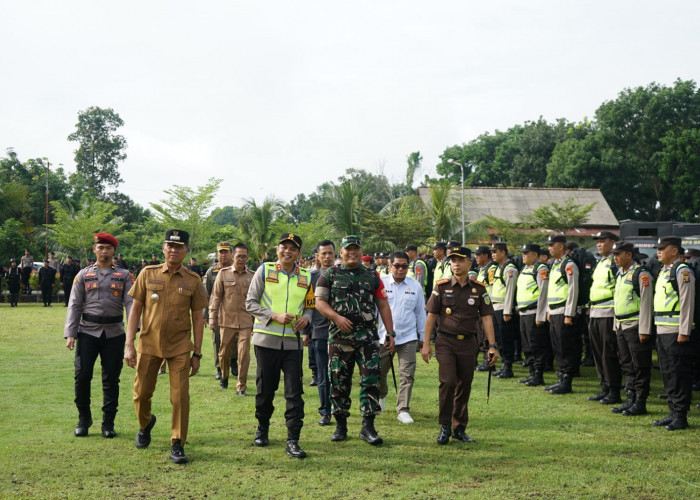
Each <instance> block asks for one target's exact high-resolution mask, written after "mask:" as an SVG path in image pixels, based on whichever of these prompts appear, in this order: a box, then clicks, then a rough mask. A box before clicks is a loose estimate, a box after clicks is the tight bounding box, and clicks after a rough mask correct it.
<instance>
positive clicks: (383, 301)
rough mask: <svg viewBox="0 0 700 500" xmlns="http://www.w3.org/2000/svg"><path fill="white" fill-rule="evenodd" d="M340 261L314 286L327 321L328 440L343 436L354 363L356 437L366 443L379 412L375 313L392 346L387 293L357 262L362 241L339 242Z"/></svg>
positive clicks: (372, 440) (374, 440) (375, 438)
mask: <svg viewBox="0 0 700 500" xmlns="http://www.w3.org/2000/svg"><path fill="white" fill-rule="evenodd" d="M341 247H342V248H341V251H340V254H341V256H342V258H343V263H342V264H340V265H338V266H334V267H331V268H330V269H328V270H326V271H325V272H324V273H323V274H322V275H321V276H319V278H318V281H317V284H316V309H317V310H318V311H319V312H320V313H321V314H323V315H324V316H326V317H327V318H328V319H329V320H330V328H329V340H328V358H329V367H330V382H331V405H332V410H331V412H332V413H333V416H334V417H335V419H336V423H337V424H336V430H335V432H334V433H333V436H331V441H344V440H345V439H346V438H347V434H348V428H347V418H348V416H349V415H350V389H351V385H352V374H353V371H354V368H355V363H357V366H358V367H359V370H360V413H361V414H362V417H363V418H362V430H361V431H360V439H362V440H364V441H367V442H368V443H369V444H373V445H377V444H381V443H382V438H381V437H379V435H378V434H377V431H376V430H375V429H374V417H375V415H376V414H377V413H379V411H380V409H379V373H380V363H379V335H378V333H377V317H376V311H377V309H378V310H379V314H380V316H381V318H382V321H383V322H384V325H385V326H386V329H387V339H386V347H387V349H388V350H389V352H393V350H394V337H395V335H396V334H395V333H394V323H393V321H392V318H391V309H390V308H389V303H388V302H387V294H386V290H385V289H384V284H383V283H382V280H381V279H380V278H379V275H378V274H377V273H376V272H374V271H370V270H369V269H367V268H366V267H364V266H361V265H360V259H361V258H362V242H361V241H360V238H359V237H357V236H355V235H350V236H346V237H345V238H343V241H342V244H341Z"/></svg>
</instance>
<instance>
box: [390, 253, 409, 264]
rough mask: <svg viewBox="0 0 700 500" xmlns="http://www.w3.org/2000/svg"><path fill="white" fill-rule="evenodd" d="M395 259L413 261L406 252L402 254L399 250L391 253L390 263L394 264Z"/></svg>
mask: <svg viewBox="0 0 700 500" xmlns="http://www.w3.org/2000/svg"><path fill="white" fill-rule="evenodd" d="M395 259H406V260H411V259H409V258H408V254H407V253H406V252H402V251H401V250H397V251H396V252H391V253H390V254H389V261H391V263H392V264H393V263H394V260H395Z"/></svg>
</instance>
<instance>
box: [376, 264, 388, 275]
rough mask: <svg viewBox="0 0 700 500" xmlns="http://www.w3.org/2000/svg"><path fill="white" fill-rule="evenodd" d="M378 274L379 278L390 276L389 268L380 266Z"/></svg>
mask: <svg viewBox="0 0 700 500" xmlns="http://www.w3.org/2000/svg"><path fill="white" fill-rule="evenodd" d="M377 272H378V273H379V276H389V274H390V273H389V266H379V267H378V268H377Z"/></svg>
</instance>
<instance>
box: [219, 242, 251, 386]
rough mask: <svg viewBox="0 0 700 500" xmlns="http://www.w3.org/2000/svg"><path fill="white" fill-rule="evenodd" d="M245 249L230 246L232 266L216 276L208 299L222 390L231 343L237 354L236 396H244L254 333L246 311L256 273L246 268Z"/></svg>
mask: <svg viewBox="0 0 700 500" xmlns="http://www.w3.org/2000/svg"><path fill="white" fill-rule="evenodd" d="M247 262H248V247H247V246H245V245H244V244H243V243H239V244H237V245H236V246H234V247H233V266H230V267H225V268H223V269H221V270H220V271H219V273H218V274H217V275H216V281H215V282H214V287H213V288H212V291H211V296H210V298H209V326H210V327H211V329H212V331H214V329H215V328H216V327H217V326H218V327H220V328H221V349H220V350H219V353H218V354H219V365H220V366H221V380H220V381H219V385H220V386H221V388H222V389H227V388H228V372H229V367H230V358H231V350H232V349H233V345H234V342H236V345H237V351H238V383H237V384H236V394H238V395H239V396H246V393H245V391H246V389H247V385H246V382H247V380H248V366H249V365H250V337H251V335H252V332H253V316H251V315H250V314H249V313H248V311H246V308H245V300H246V297H247V296H248V288H250V282H251V280H252V279H253V276H254V275H255V273H254V272H253V271H251V270H250V269H248V268H247V267H246V263H247Z"/></svg>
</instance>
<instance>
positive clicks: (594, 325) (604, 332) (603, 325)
mask: <svg viewBox="0 0 700 500" xmlns="http://www.w3.org/2000/svg"><path fill="white" fill-rule="evenodd" d="M613 321H614V318H612V317H610V318H591V319H590V321H589V323H588V331H589V333H590V336H591V350H592V351H593V361H594V362H595V369H596V372H597V373H598V380H600V383H601V385H605V386H607V387H609V388H610V390H611V391H618V392H619V391H620V386H621V385H622V370H621V369H620V357H619V355H618V342H617V335H616V334H615V332H614V331H613Z"/></svg>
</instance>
